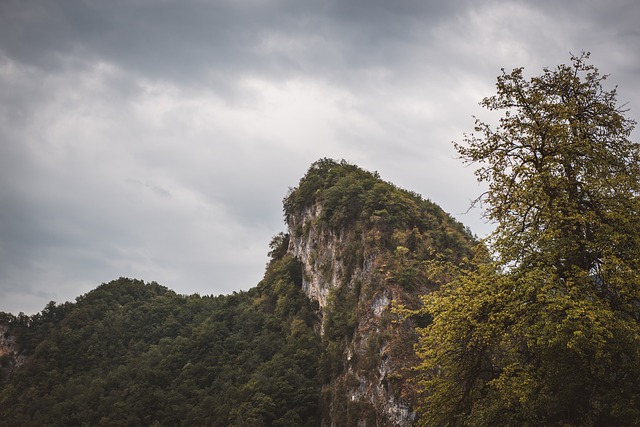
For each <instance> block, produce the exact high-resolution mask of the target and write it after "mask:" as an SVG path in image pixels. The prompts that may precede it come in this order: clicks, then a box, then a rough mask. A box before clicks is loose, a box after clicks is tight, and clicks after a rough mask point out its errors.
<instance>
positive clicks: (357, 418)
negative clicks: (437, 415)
mask: <svg viewBox="0 0 640 427" xmlns="http://www.w3.org/2000/svg"><path fill="white" fill-rule="evenodd" d="M285 217H286V220H287V225H288V228H289V247H288V251H289V253H290V254H291V255H293V256H294V257H296V258H297V259H298V260H299V261H300V263H301V265H302V270H303V278H302V288H303V290H304V291H305V293H306V295H307V296H308V297H309V298H310V299H311V300H313V301H317V303H318V306H319V317H320V318H321V319H322V320H321V328H320V331H321V334H322V345H323V356H322V360H321V363H320V365H321V366H320V369H321V375H322V376H323V378H324V385H323V426H327V427H328V426H331V427H334V426H347V425H349V426H355V425H357V426H410V425H412V424H413V423H414V421H415V414H414V411H413V410H412V407H413V405H414V404H415V400H416V392H415V385H414V384H413V383H412V382H411V381H410V380H409V376H410V374H409V372H408V370H407V369H406V368H408V367H409V366H412V365H414V364H415V363H416V359H415V355H414V353H413V344H414V343H415V342H416V341H417V336H416V332H415V325H414V324H413V320H407V319H401V318H400V317H399V316H398V315H396V314H395V313H394V311H393V310H392V306H393V302H394V301H396V302H399V303H401V304H403V305H405V306H407V307H412V306H413V307H417V305H418V304H419V295H421V294H424V293H426V292H429V290H430V289H432V288H433V287H432V285H431V284H430V281H429V279H428V278H427V277H426V272H425V268H424V262H425V261H426V260H429V259H432V258H438V257H439V258H443V259H447V260H453V261H455V259H456V257H457V258H462V257H463V256H464V255H465V251H467V250H468V248H469V247H470V242H471V241H472V238H471V237H470V236H469V234H468V233H467V232H466V231H465V229H464V227H462V225H461V224H459V223H457V222H456V221H455V220H453V219H452V218H451V217H450V216H448V215H447V214H445V213H444V212H443V211H442V210H441V209H440V208H439V207H437V206H436V205H434V204H433V203H431V202H429V201H425V200H423V199H422V198H421V197H419V196H418V195H416V194H414V193H410V192H407V191H405V190H400V189H398V188H397V187H394V186H393V185H391V184H389V183H386V182H384V181H382V180H380V178H379V177H378V175H377V174H372V173H369V172H366V171H363V170H361V169H359V168H357V167H355V166H353V165H349V164H346V163H345V162H340V163H339V162H335V161H332V160H327V159H324V160H321V161H319V162H316V163H315V164H314V165H312V166H311V168H310V169H309V171H308V173H307V175H306V176H305V177H304V178H303V179H302V180H301V181H300V185H299V186H298V187H297V188H295V189H293V190H292V191H291V192H290V194H289V195H288V196H287V198H286V199H285Z"/></svg>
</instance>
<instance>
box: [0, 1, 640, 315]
mask: <svg viewBox="0 0 640 427" xmlns="http://www.w3.org/2000/svg"><path fill="white" fill-rule="evenodd" d="M639 12H640V7H638V6H637V5H636V2H635V1H625V0H619V1H607V2H604V1H577V0H573V1H566V2H557V1H488V2H474V1H470V0H457V1H446V2H443V1H437V2H436V1H418V0H406V1H395V2H389V1H383V0H373V1H372V0H343V1H322V2H319V1H298V0H246V1H242V0H227V1H204V0H186V1H168V0H165V1H157V0H136V1H130V0H126V1H125V0H113V1H101V0H84V1H81V0H57V1H56V0H47V1H45V0H32V1H20V0H5V1H2V2H0V311H1V310H8V311H12V312H17V311H20V310H23V311H28V312H34V311H36V310H39V309H41V308H42V307H43V306H44V305H45V304H46V303H47V302H48V301H49V300H51V299H54V300H57V301H64V300H68V299H73V298H74V297H75V296H77V295H79V294H80V293H82V292H86V291H88V290H89V289H91V288H93V287H95V286H96V285H97V284H98V283H99V282H101V281H107V280H111V279H113V278H116V277H118V276H121V275H130V276H136V277H138V278H142V279H145V280H158V281H159V282H161V283H162V284H165V285H167V286H169V287H172V288H174V289H176V290H178V291H179V292H185V293H189V292H200V293H226V292H230V291H232V290H234V289H241V288H242V289H246V288H248V287H250V286H253V285H255V284H256V283H257V281H258V280H259V278H260V275H261V273H262V270H263V267H264V262H265V261H266V252H267V250H268V248H267V243H268V241H269V238H270V237H271V236H272V235H274V234H276V233H277V232H279V231H281V230H282V229H283V224H282V219H281V218H282V215H281V199H282V197H283V196H284V195H285V194H286V191H287V188H288V187H290V186H293V185H295V184H296V183H297V181H298V179H299V178H300V177H301V176H302V175H303V174H304V172H305V171H306V169H307V167H308V166H309V164H310V163H311V162H313V161H314V160H317V159H318V158H319V157H324V156H328V157H334V158H342V157H344V158H346V159H348V160H350V161H352V162H355V163H357V164H359V165H361V166H363V167H365V168H367V169H371V170H378V171H379V172H380V173H381V175H382V176H383V177H384V178H385V179H387V180H391V181H393V182H395V183H397V184H398V185H400V186H402V187H406V188H409V189H411V190H415V191H418V192H421V193H423V194H424V195H425V197H429V198H432V199H433V200H434V201H436V202H437V203H440V204H442V205H443V207H444V208H445V209H447V210H449V211H451V212H452V213H453V214H456V215H457V214H459V213H461V212H464V211H465V210H466V209H467V207H468V200H469V199H470V198H473V197H475V196H476V195H477V194H478V192H479V191H480V188H479V187H477V185H476V184H475V180H474V178H473V175H472V170H471V169H464V168H462V167H461V166H460V165H459V163H458V161H457V160H456V159H455V153H454V152H453V151H452V148H451V145H450V141H451V140H459V138H460V137H461V135H462V133H463V132H465V131H468V130H470V129H471V127H472V125H473V120H472V118H471V116H472V115H473V114H482V113H483V112H482V111H480V112H479V111H478V106H477V102H478V101H479V100H480V99H481V98H482V97H484V96H487V95H490V94H491V91H492V90H493V85H494V82H495V77H496V75H497V74H499V72H500V68H501V67H505V68H507V69H510V68H511V67H518V66H525V67H526V73H528V74H538V73H539V72H540V70H541V68H542V67H544V66H554V65H556V64H558V63H560V62H566V61H567V60H568V55H569V52H570V51H571V52H574V53H579V52H580V51H581V50H591V51H592V52H593V62H594V64H596V65H597V66H598V67H599V68H600V69H601V71H602V72H603V73H611V74H612V77H611V83H612V84H617V85H619V93H620V100H621V101H623V102H629V107H630V108H631V109H632V111H631V113H632V114H631V116H632V117H634V115H635V117H638V116H637V113H634V111H636V110H640V103H639V99H640V89H639V85H638V83H637V82H638V74H639V73H640V65H639V64H640V59H639V58H638V55H637V52H636V50H637V46H638V44H639V43H640V34H639V27H638V25H637V22H638V20H639V19H640V14H639ZM442 183H447V185H446V186H445V185H442ZM478 216H479V214H478V213H477V212H476V213H474V214H472V215H471V216H469V215H467V216H461V215H458V217H459V218H460V219H462V220H463V221H464V222H465V223H467V224H468V225H470V226H471V227H472V229H473V230H474V231H476V232H478V233H479V234H483V233H484V232H486V230H488V229H489V228H490V227H487V226H485V225H484V224H483V223H482V221H481V220H480V219H479V218H478Z"/></svg>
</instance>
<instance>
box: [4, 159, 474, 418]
mask: <svg viewBox="0 0 640 427" xmlns="http://www.w3.org/2000/svg"><path fill="white" fill-rule="evenodd" d="M311 206H317V207H319V215H318V217H316V218H315V219H313V221H311V223H312V224H311V223H305V225H304V227H303V226H302V225H300V226H294V229H293V230H290V232H291V233H292V234H293V236H294V237H295V238H297V239H304V238H309V234H310V233H311V232H312V229H313V230H324V231H326V232H327V233H329V235H332V236H333V235H334V234H335V235H340V236H341V237H340V239H341V241H342V243H343V244H344V245H343V246H341V247H340V248H337V247H336V248H334V252H335V253H334V254H333V256H334V258H335V259H336V260H335V263H334V265H329V264H326V265H322V266H319V267H318V272H316V271H310V272H305V271H303V263H302V261H303V260H301V259H300V257H298V258H296V257H294V256H293V255H292V253H291V250H290V246H291V245H290V235H289V234H285V233H281V234H278V235H277V236H275V237H274V238H273V240H272V243H271V245H270V253H269V254H270V257H271V260H270V261H269V263H268V265H267V268H266V272H265V276H264V279H263V280H262V281H261V282H260V283H259V284H258V285H257V286H256V287H254V288H252V289H250V290H249V291H247V292H237V293H233V294H232V295H220V296H200V295H188V296H187V295H178V294H176V293H175V292H173V291H171V290H169V289H167V288H166V287H163V286H161V285H159V284H157V283H145V282H143V281H140V280H135V279H129V278H120V279H117V280H114V281H112V282H110V283H106V284H102V285H101V286H99V287H97V288H96V289H95V290H93V291H91V292H89V293H87V294H86V295H82V296H80V297H78V298H77V299H76V301H75V302H67V303H64V304H56V303H55V302H51V303H49V304H48V305H47V306H46V307H45V308H44V309H43V310H42V311H41V312H40V313H38V314H36V315H33V316H26V315H23V314H20V315H17V316H14V315H11V314H7V313H3V314H2V318H1V319H0V323H1V324H2V325H4V327H5V328H6V333H5V338H7V339H12V340H15V341H16V351H15V352H14V354H12V353H11V352H7V353H5V354H4V355H3V356H2V358H1V359H0V362H1V363H2V369H0V375H1V376H0V419H1V420H2V421H1V422H0V423H1V424H3V425H10V426H14V425H15V426H45V425H61V426H62V425H64V426H72V425H132V426H133V425H149V426H151V425H157V426H160V425H164V426H175V425H189V426H192V425H203V426H204V425H209V426H304V425H308V426H317V425H320V424H321V420H322V419H323V418H324V419H325V422H329V423H331V422H333V423H334V424H335V423H338V424H340V423H341V422H345V423H352V422H353V423H356V422H357V420H358V419H361V420H366V419H369V420H371V422H376V417H378V421H377V422H378V423H383V424H384V423H385V422H388V421H384V416H385V415H384V414H382V413H376V408H375V405H373V404H372V403H370V402H366V399H365V398H364V397H363V402H361V403H360V404H357V405H356V404H355V403H357V402H355V403H353V404H350V403H348V402H349V398H348V397H347V394H348V393H349V392H350V390H351V392H352V391H353V390H357V389H358V387H363V384H360V383H358V381H357V379H356V378H357V376H358V375H361V374H363V375H365V376H366V374H367V371H368V370H372V371H376V366H378V365H380V364H381V363H383V362H384V363H387V364H388V363H389V362H388V359H389V357H390V355H393V356H394V357H396V359H398V357H397V355H398V354H401V352H404V353H403V354H404V356H406V358H407V360H412V359H411V357H412V344H413V343H415V342H416V340H417V335H416V334H415V332H412V331H413V328H406V327H405V328H404V329H405V331H406V332H407V334H405V335H398V336H396V337H395V341H394V340H393V337H392V336H391V332H390V331H392V329H393V328H395V323H393V319H396V320H397V318H398V316H396V315H394V314H393V313H392V312H391V310H390V309H389V307H388V303H387V306H385V307H382V308H380V309H378V311H382V312H383V314H380V313H377V314H376V316H377V317H376V316H373V317H372V318H366V314H367V313H368V312H367V309H369V311H370V306H369V305H368V302H369V301H368V300H367V301H365V300H364V299H363V298H364V297H365V296H367V297H373V296H375V295H381V292H383V291H385V289H382V288H383V287H391V286H394V287H396V288H398V289H404V291H403V293H397V292H396V293H395V294H394V295H396V294H397V295H402V296H404V297H405V298H404V301H405V302H407V301H411V302H413V303H414V305H415V304H417V301H418V298H417V295H418V294H419V293H420V292H424V291H426V289H427V288H428V286H429V283H428V281H427V279H426V277H425V275H424V274H423V273H422V272H421V271H420V266H421V263H422V262H423V261H424V260H425V259H430V258H433V257H435V256H438V257H446V259H450V260H452V261H453V260H454V259H462V258H463V257H464V256H465V254H469V253H470V245H469V242H470V241H471V240H472V239H471V237H470V235H469V233H468V231H467V230H465V229H464V227H463V226H462V225H461V224H460V223H458V222H456V221H455V220H453V219H451V217H450V216H448V215H447V214H445V213H444V212H443V211H442V209H440V208H439V207H438V206H436V205H435V204H433V203H431V202H429V201H427V200H424V199H422V198H421V197H420V196H418V195H417V194H415V193H412V192H409V191H405V190H401V189H399V188H397V187H395V186H394V185H392V184H390V183H387V182H385V181H383V180H382V179H380V177H379V176H378V174H377V173H371V172H368V171H364V170H362V169H360V168H359V167H357V166H355V165H351V164H349V163H347V162H345V161H340V162H338V161H334V160H329V159H322V160H320V161H318V162H316V163H314V164H313V165H312V166H311V167H310V168H309V171H308V173H307V174H306V175H305V176H304V177H303V178H302V179H301V180H300V183H299V184H298V186H297V187H296V188H294V189H292V190H291V191H290V193H289V194H288V195H287V197H286V199H285V202H284V214H285V219H286V220H287V221H292V220H293V218H294V217H298V218H302V217H304V212H305V211H306V210H307V209H308V208H309V207H311ZM324 231H323V232H324ZM364 240H366V242H365V243H363V241H364ZM327 244H329V245H330V243H327ZM314 245H315V243H314ZM325 252H327V247H323V246H322V245H321V244H318V245H316V248H315V251H314V252H313V253H310V254H308V257H307V259H306V261H307V262H309V260H311V261H313V260H314V259H315V260H316V262H317V260H320V259H321V258H322V255H321V254H322V253H325ZM365 263H368V265H370V266H372V265H374V264H375V265H376V266H378V267H377V268H376V269H373V268H371V267H370V268H369V270H371V274H372V276H373V277H374V278H375V279H369V278H366V277H365V275H362V274H361V275H360V276H358V271H361V270H362V269H363V266H364V264H365ZM332 271H333V272H332ZM324 273H327V274H328V275H329V276H331V275H334V276H335V275H339V276H340V277H341V278H342V279H344V280H342V281H341V282H340V283H338V284H337V287H336V288H335V289H332V290H331V292H330V293H329V297H328V301H326V306H325V307H320V306H319V302H318V301H316V300H314V299H313V298H310V297H308V296H307V294H306V293H305V291H304V290H303V282H304V281H305V280H307V281H308V280H309V277H308V275H312V274H318V275H320V276H322V275H323V274H324ZM305 276H307V277H306V278H305ZM367 277H368V276H367ZM394 292H395V291H394ZM385 298H386V297H385ZM365 318H366V322H365ZM363 322H364V323H363ZM360 323H363V324H362V325H360ZM365 323H366V324H365ZM369 329H371V330H374V329H375V331H378V332H377V333H375V334H373V335H367V336H366V337H364V338H363V334H365V333H366V334H368V333H369ZM405 336H406V337H407V339H408V341H402V340H401V338H402V337H405ZM358 339H361V340H362V343H366V348H365V349H364V351H363V352H362V354H360V353H359V352H360V351H361V350H359V349H355V350H354V349H353V348H350V347H349V346H350V345H351V343H352V342H355V341H356V340H358ZM358 343H359V345H360V343H361V342H360V341H358ZM389 347H393V348H394V351H395V353H393V352H392V353H389V354H387V353H384V354H383V352H382V350H381V348H384V349H388V348H389ZM386 351H387V350H385V352H386ZM355 356H358V357H355ZM383 359H384V360H383ZM400 359H401V358H400ZM354 363H355V365H354ZM397 363H398V366H400V365H401V364H402V360H397ZM354 367H357V369H358V370H357V371H354V370H353V368H354ZM347 374H348V375H347ZM396 375H397V376H398V379H397V380H394V379H393V377H390V378H387V379H385V387H388V386H391V385H389V384H391V382H394V381H395V383H394V384H396V385H395V386H393V387H395V389H397V390H392V391H393V393H396V394H398V395H400V392H401V390H402V384H403V383H402V381H401V379H400V377H401V376H402V375H404V374H403V372H400V371H398V372H397V373H396ZM342 376H344V379H340V380H336V378H342ZM363 378H364V377H363ZM354 381H355V383H353V382H354ZM361 381H362V382H363V383H364V382H365V381H366V378H365V379H362V380H361ZM398 381H400V382H398ZM351 399H353V397H351ZM378 412H380V411H378ZM408 414H409V415H411V413H410V412H409V413H408ZM341 417H344V418H341ZM381 417H382V418H381ZM332 418H335V419H333V420H332ZM340 420H342V421H340Z"/></svg>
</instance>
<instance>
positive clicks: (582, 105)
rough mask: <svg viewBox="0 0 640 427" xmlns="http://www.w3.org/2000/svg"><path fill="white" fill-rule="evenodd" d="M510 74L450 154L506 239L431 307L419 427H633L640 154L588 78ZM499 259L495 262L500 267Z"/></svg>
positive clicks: (628, 124)
mask: <svg viewBox="0 0 640 427" xmlns="http://www.w3.org/2000/svg"><path fill="white" fill-rule="evenodd" d="M588 59H589V54H586V53H583V54H582V55H580V56H572V58H571V63H570V64H569V65H566V64H563V65H560V66H558V67H557V68H555V69H549V68H545V69H543V72H542V74H541V75H540V76H537V77H532V78H530V79H526V78H525V77H524V74H523V69H522V68H517V69H515V70H513V71H512V72H511V73H506V72H505V71H504V70H503V72H502V75H500V76H499V77H498V79H497V85H496V88H497V93H496V94H495V95H493V96H490V97H487V98H485V99H484V100H483V101H482V102H481V105H482V106H484V107H485V108H487V109H488V110H493V111H499V112H501V113H502V116H501V118H500V120H499V122H498V125H497V126H496V127H495V128H494V127H492V126H491V125H490V124H487V123H485V122H483V121H481V120H479V119H476V125H475V132H476V133H474V134H471V135H465V138H464V141H463V143H462V144H456V148H457V150H458V151H459V153H460V154H461V157H462V158H463V159H464V160H465V161H466V162H471V163H479V164H480V167H479V168H478V170H477V172H476V174H477V177H478V179H479V180H480V181H485V182H487V183H488V190H487V192H486V193H485V194H483V195H482V196H481V197H480V198H479V199H478V201H480V202H481V203H482V204H483V205H484V206H486V216H487V218H488V219H489V220H492V221H494V222H495V223H496V224H497V228H496V231H495V232H494V233H493V234H492V236H490V238H489V239H488V241H487V242H488V248H487V249H485V248H483V247H480V248H478V250H477V254H476V257H475V258H474V259H473V260H472V261H471V262H470V264H469V265H468V266H467V267H466V268H463V269H461V268H455V267H453V266H451V265H447V264H446V263H440V264H435V263H434V264H433V266H432V267H433V268H432V270H433V277H434V278H436V279H437V278H440V279H441V280H442V281H443V282H444V281H446V280H449V279H452V280H451V281H450V283H448V284H444V285H443V287H442V288H441V289H440V290H439V291H437V292H434V293H432V294H429V295H426V296H424V298H423V300H424V307H423V308H422V309H421V312H422V314H428V315H430V316H432V318H433V322H432V323H431V324H430V325H428V326H427V327H426V328H424V329H422V330H421V341H420V344H419V346H418V354H419V356H420V357H421V361H422V362H421V364H420V366H418V367H417V372H418V374H419V382H420V384H421V386H422V390H423V399H422V405H421V408H420V410H421V412H422V415H423V417H422V423H423V424H424V425H429V426H431V425H518V426H521V425H532V426H535V425H603V426H605V425H638V424H639V423H640V386H639V384H640V326H639V324H638V321H639V320H640V274H639V269H638V267H639V262H640V240H639V239H640V216H639V212H640V204H639V201H640V198H639V195H640V148H639V145H638V144H637V143H634V142H632V141H631V140H630V135H631V132H632V130H633V128H634V125H635V122H634V121H633V120H631V119H629V118H627V117H626V116H625V113H626V110H625V109H624V108H623V107H620V106H618V104H617V93H616V89H615V88H614V89H612V90H606V89H605V88H604V86H603V83H604V81H605V79H606V77H607V76H603V75H600V74H599V72H598V70H597V69H596V68H595V67H594V66H593V65H591V64H589V63H588ZM490 254H491V255H493V258H495V260H492V256H490Z"/></svg>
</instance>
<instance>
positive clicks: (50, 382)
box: [0, 240, 320, 426]
mask: <svg viewBox="0 0 640 427" xmlns="http://www.w3.org/2000/svg"><path fill="white" fill-rule="evenodd" d="M275 242H276V243H274V245H275V246H274V248H273V251H274V254H276V255H275V256H274V258H273V259H272V261H271V263H270V264H269V267H268V269H267V273H266V275H265V279H264V280H263V281H262V282H261V283H260V285H258V286H257V287H256V288H254V289H252V290H250V291H249V292H240V293H234V294H233V295H226V296H218V297H212V296H206V297H200V296H198V295H191V296H182V295H177V294H176V293H174V292H172V291H170V290H168V289H167V288H165V287H163V286H160V285H158V284H157V283H144V282H142V281H139V280H132V279H126V278H120V279H118V280H115V281H113V282H110V283H107V284H104V285H101V286H99V287H98V288H97V289H95V290H94V291H92V292H89V293H88V294H86V295H83V296H81V297H79V298H78V299H77V301H76V302H75V303H67V304H62V305H55V304H49V305H48V306H47V307H46V308H45V309H44V310H43V311H42V312H41V313H39V314H37V315H35V316H32V317H28V316H19V317H12V316H8V315H5V316H4V321H5V322H8V323H9V327H10V332H9V333H10V334H12V335H15V336H17V338H18V343H19V344H20V348H21V351H22V352H23V353H22V354H23V355H25V356H26V361H25V362H24V364H23V365H22V366H20V367H19V368H18V367H13V369H12V364H13V361H12V360H11V357H10V355H5V356H3V358H2V365H3V370H2V378H0V425H6V426H46V425H59V426H73V425H92V426H93V425H95V426H98V425H121V426H122V425H131V426H133V425H163V426H178V425H185V426H194V425H210V426H253V425H273V426H285V425H286V426H298V425H299V426H303V425H308V426H316V425H318V424H319V420H318V418H317V416H318V402H319V394H320V386H319V383H318V377H317V366H318V359H319V354H320V347H319V343H320V339H319V335H318V334H317V331H316V330H314V325H315V324H316V323H317V317H316V314H315V311H314V309H313V307H312V304H311V303H310V302H309V300H308V299H307V298H306V297H305V295H304V294H303V293H302V291H301V290H300V267H299V264H298V263H297V262H296V261H295V260H294V259H293V258H292V257H291V256H289V255H286V254H284V251H282V250H281V246H282V245H286V242H285V241H283V240H276V241H275Z"/></svg>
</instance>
